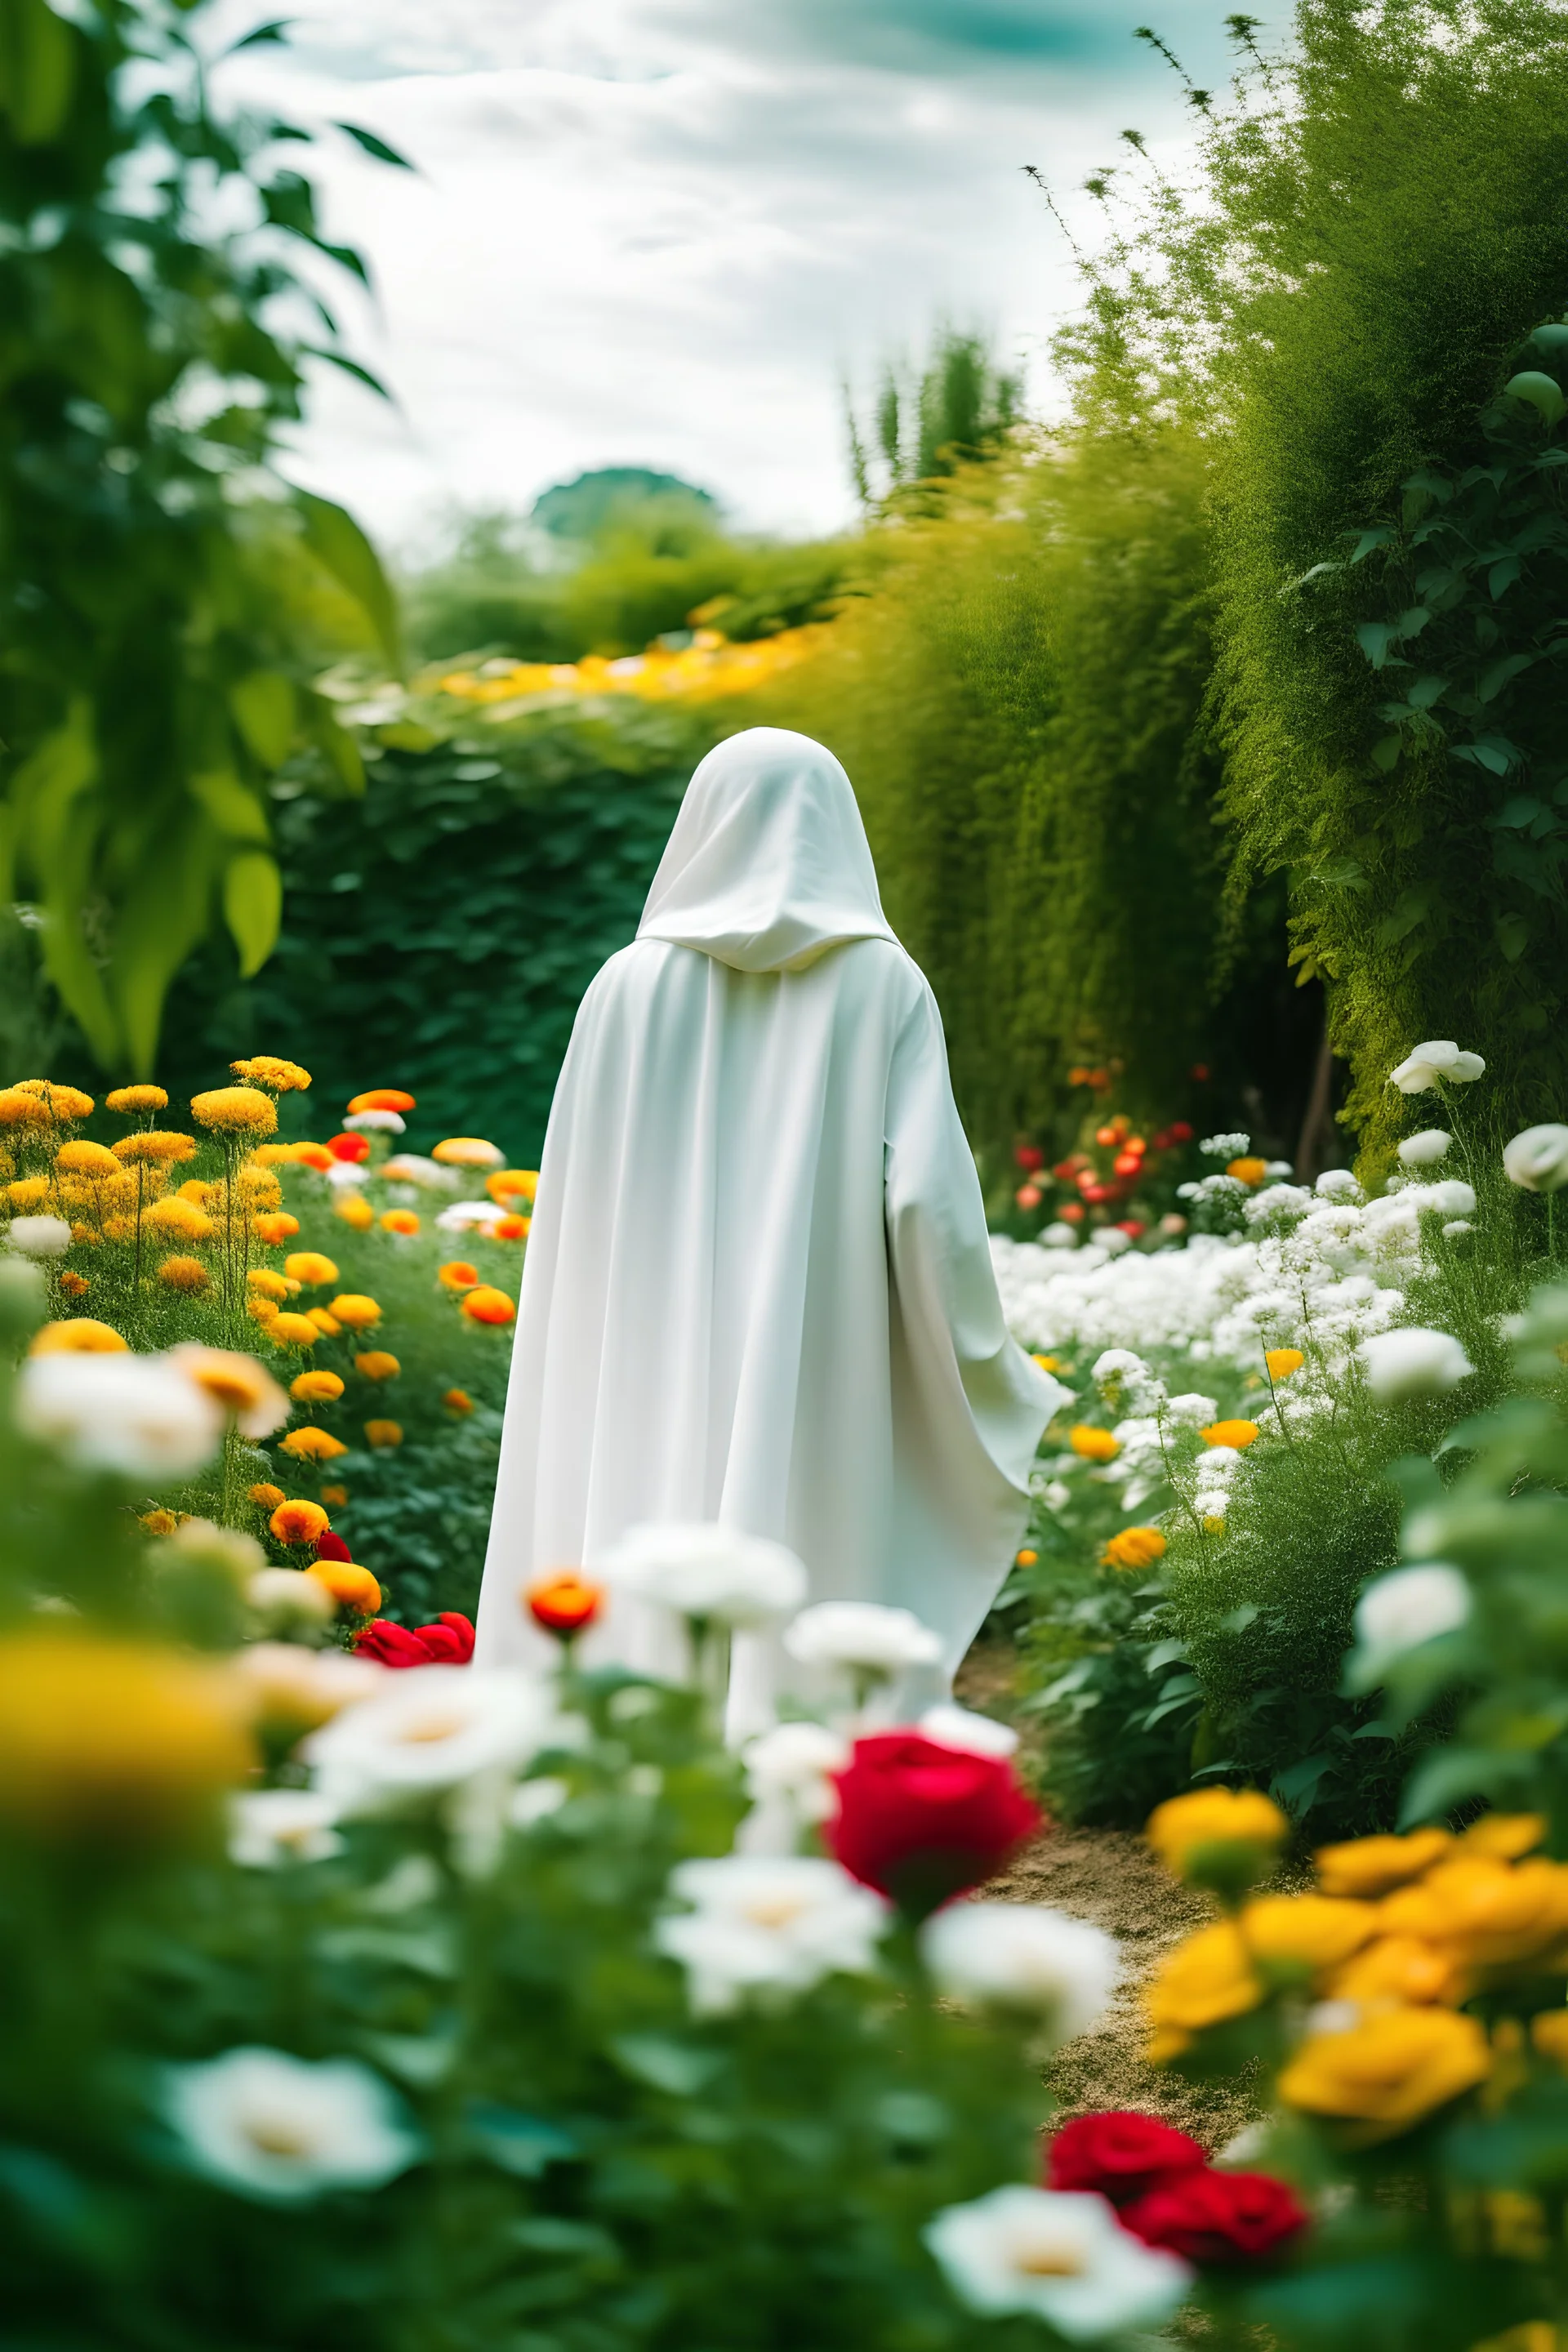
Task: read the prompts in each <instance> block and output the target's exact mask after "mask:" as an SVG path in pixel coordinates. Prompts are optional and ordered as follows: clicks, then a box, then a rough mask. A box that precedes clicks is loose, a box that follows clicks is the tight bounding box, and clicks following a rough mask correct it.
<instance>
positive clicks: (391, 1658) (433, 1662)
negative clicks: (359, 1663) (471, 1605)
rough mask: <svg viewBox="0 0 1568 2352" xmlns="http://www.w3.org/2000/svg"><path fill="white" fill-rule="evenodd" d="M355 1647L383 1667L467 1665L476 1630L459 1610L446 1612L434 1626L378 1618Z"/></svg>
mask: <svg viewBox="0 0 1568 2352" xmlns="http://www.w3.org/2000/svg"><path fill="white" fill-rule="evenodd" d="M354 1648H355V1650H356V1651H357V1652H358V1653H359V1654H360V1655H361V1656H362V1657H365V1658H374V1659H375V1660H376V1662H377V1664H380V1665H384V1666H466V1665H467V1664H468V1660H469V1659H470V1658H471V1657H472V1656H473V1654H474V1629H473V1625H472V1623H471V1622H470V1621H469V1620H468V1618H467V1617H465V1616H463V1615H462V1614H461V1612H459V1611H458V1610H456V1609H444V1610H443V1611H442V1612H441V1614H440V1616H439V1617H438V1618H437V1621H436V1622H435V1624H433V1625H419V1626H409V1625H395V1624H394V1623H393V1622H392V1621H391V1619H390V1618H387V1617H378V1618H376V1619H375V1621H374V1623H372V1624H369V1625H366V1626H365V1627H364V1628H363V1630H362V1631H361V1632H360V1633H357V1634H356V1635H355V1636H354Z"/></svg>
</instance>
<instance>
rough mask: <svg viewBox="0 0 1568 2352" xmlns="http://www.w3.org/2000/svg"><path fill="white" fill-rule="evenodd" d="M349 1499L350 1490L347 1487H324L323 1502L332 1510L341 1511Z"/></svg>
mask: <svg viewBox="0 0 1568 2352" xmlns="http://www.w3.org/2000/svg"><path fill="white" fill-rule="evenodd" d="M348 1498H349V1490H348V1488H347V1487H346V1486H323V1487H322V1489H321V1500H322V1502H323V1503H325V1504H326V1505H327V1506H328V1507H329V1508H330V1509H331V1510H334V1511H341V1510H342V1507H343V1505H344V1504H345V1503H346V1502H347V1501H348Z"/></svg>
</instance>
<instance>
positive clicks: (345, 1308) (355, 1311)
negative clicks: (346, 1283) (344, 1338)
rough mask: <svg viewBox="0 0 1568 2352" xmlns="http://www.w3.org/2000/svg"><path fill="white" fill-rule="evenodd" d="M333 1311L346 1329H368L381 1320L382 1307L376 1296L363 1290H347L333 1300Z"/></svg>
mask: <svg viewBox="0 0 1568 2352" xmlns="http://www.w3.org/2000/svg"><path fill="white" fill-rule="evenodd" d="M331 1311H332V1313H333V1314H334V1315H335V1316H336V1317H337V1318H338V1321H339V1322H340V1323H341V1324H342V1327H343V1328H344V1329H345V1330H346V1331H368V1330H369V1329H370V1328H371V1325H372V1324H373V1323H379V1322H380V1320H381V1308H380V1307H379V1306H378V1305H377V1304H376V1302H375V1300H374V1298H367V1297H365V1296H364V1295H363V1292H361V1291H357V1290H346V1291H344V1292H343V1294H342V1297H338V1298H334V1299H333V1301H332V1308H331Z"/></svg>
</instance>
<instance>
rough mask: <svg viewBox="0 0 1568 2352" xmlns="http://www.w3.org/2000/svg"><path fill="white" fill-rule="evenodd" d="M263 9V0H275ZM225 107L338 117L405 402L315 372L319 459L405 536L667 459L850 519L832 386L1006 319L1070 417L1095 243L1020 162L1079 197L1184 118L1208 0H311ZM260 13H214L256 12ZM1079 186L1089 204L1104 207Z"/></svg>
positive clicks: (350, 227)
mask: <svg viewBox="0 0 1568 2352" xmlns="http://www.w3.org/2000/svg"><path fill="white" fill-rule="evenodd" d="M267 13H268V15H270V14H271V13H272V11H271V10H268V11H267ZM290 14H291V20H292V26H293V32H292V37H291V44H290V47H289V49H288V50H279V49H275V48H270V47H265V48H260V49H257V50H252V51H248V52H247V53H246V54H245V55H244V56H243V57H242V58H237V59H236V60H234V62H233V63H231V64H230V65H228V66H226V68H224V69H223V71H224V78H225V81H226V87H227V89H228V92H229V94H230V96H232V97H234V98H236V99H240V98H243V99H245V100H254V101H256V102H258V103H265V104H270V105H274V106H276V107H278V108H279V110H280V111H284V112H287V113H288V114H289V115H290V116H292V117H293V118H294V119H296V120H298V121H304V122H309V123H311V124H330V123H331V122H333V121H353V122H356V123H361V124H363V125H365V126H367V127H368V128H370V129H372V130H374V131H376V132H378V133H380V134H381V135H382V136H383V137H384V138H385V139H387V140H388V141H390V142H392V144H393V145H395V147H397V148H399V149H400V150H401V151H402V152H404V153H405V154H406V155H407V156H409V157H410V158H411V159H412V161H413V162H414V163H416V166H417V170H416V172H415V173H403V172H396V171H392V170H388V169H387V168H385V167H384V166H380V165H377V164H375V163H370V162H368V161H367V160H365V159H363V157H362V156H361V154H360V152H359V151H358V150H357V149H355V148H354V147H353V145H352V143H351V142H349V141H347V140H346V139H343V138H342V136H341V135H339V134H337V133H335V132H331V131H329V132H328V133H327V134H326V137H325V139H324V141H323V143H322V145H321V149H320V150H319V154H318V162H317V165H316V171H317V176H318V181H319V184H320V185H321V189H322V193H323V195H324V198H325V204H326V216H327V225H328V227H329V229H330V231H331V233H332V234H334V235H336V236H341V237H342V238H345V239H347V240H349V241H352V242H353V243H354V244H356V245H358V246H359V247H361V248H362V250H363V252H364V253H365V255H366V257H367V258H368V260H369V262H370V264H371V268H372V272H373V276H374V283H375V300H374V305H364V306H357V307H356V306H354V305H352V304H349V305H344V306H342V307H343V309H344V315H345V318H346V319H347V320H348V321H349V324H350V328H351V335H352V345H353V350H354V352H355V353H356V355H357V356H358V357H360V358H361V359H362V360H363V361H364V362H366V363H367V364H369V365H371V366H372V367H373V368H374V369H375V370H376V372H377V373H379V374H380V375H381V376H382V377H383V378H384V381H385V382H386V383H388V385H389V386H390V388H391V389H392V391H393V393H394V394H395V400H394V402H393V404H391V405H388V404H384V403H381V402H378V401H376V400H375V399H374V398H373V397H372V396H371V395H370V394H366V393H363V392H362V391H360V390H359V389H357V388H356V387H355V386H354V385H353V384H352V383H349V382H348V381H347V380H346V379H344V378H342V376H340V375H337V374H335V373H331V372H323V376H322V380H321V382H320V383H319V385H318V388H317V392H316V396H315V399H314V403H313V410H312V415H311V420H310V425H309V428H308V430H307V431H306V432H305V434H304V435H303V436H302V437H301V439H300V444H299V446H298V449H297V451H296V454H295V459H294V465H293V470H294V471H295V473H296V475H297V476H298V478H300V479H301V480H305V481H308V482H309V483H310V484H311V485H312V486H313V487H316V488H321V489H322V490H325V491H328V492H330V493H331V495H333V496H334V497H337V498H340V499H343V500H344V501H345V502H346V503H348V504H349V505H351V506H352V507H353V508H354V509H355V510H356V511H357V512H358V513H359V514H360V515H361V516H362V517H363V520H365V521H366V522H367V523H369V524H370V525H371V526H372V527H373V528H374V529H375V530H378V531H380V532H381V533H382V534H384V536H386V537H387V538H388V539H390V540H391V541H393V542H394V543H396V544H400V545H402V546H404V547H405V548H406V547H410V546H417V545H419V544H421V543H426V542H427V541H428V539H429V535H430V533H431V531H432V530H433V528H434V527H435V519H436V518H437V516H438V515H439V514H440V513H441V512H442V510H443V509H449V508H450V507H451V506H452V505H453V504H454V503H458V504H462V505H467V506H510V507H523V506H526V505H527V504H528V502H529V501H530V500H531V499H532V498H533V496H534V495H535V494H536V493H537V492H538V491H539V490H540V489H541V488H544V487H545V486H546V485H547V484H549V483H551V482H553V481H558V480H561V479H563V478H567V477H569V476H571V475H573V474H574V473H576V472H578V471H580V470H581V469H583V468H584V467H595V466H604V465H616V464H640V465H651V466H657V467H665V468H668V469H669V470H670V471H673V472H677V473H680V474H684V475H686V476H688V477H689V478H692V479H694V480H697V481H700V482H702V483H705V484H707V485H708V486H710V488H713V489H714V490H716V491H717V492H718V493H719V494H720V495H721V498H723V499H724V500H725V501H726V503H727V504H728V505H729V506H730V508H731V510H732V512H733V513H734V515H735V517H736V518H737V520H740V521H741V522H742V523H744V524H746V525H748V526H751V527H754V528H761V529H766V530H785V531H798V530H820V529H825V528H830V527H832V526H833V525H834V524H836V523H837V522H838V521H840V520H843V519H844V518H845V517H846V516H847V513H848V511H849V498H848V490H847V478H846V469H845V458H844V435H843V426H842V411H841V404H840V394H839V385H840V383H841V381H842V380H843V379H844V378H845V377H846V376H847V377H848V379H849V380H850V381H851V382H853V383H858V384H859V385H860V386H861V387H863V388H868V387H869V385H870V383H872V381H873V379H874V377H875V374H876V372H877V370H878V367H879V363H880V362H881V361H882V360H883V358H884V357H885V356H886V355H888V354H890V353H898V352H906V353H907V352H917V353H918V352H919V350H920V349H921V346H922V344H923V343H924V342H925V341H926V339H927V337H928V336H929V334H930V331H931V325H932V322H933V320H936V319H937V318H939V317H944V318H946V319H948V320H952V322H953V323H954V324H956V325H959V326H963V327H969V326H979V327H982V328H984V329H985V330H986V331H989V332H990V333H991V334H992V335H993V336H994V339H995V341H996V345H997V348H998V350H999V351H1000V352H1002V353H1003V354H1004V355H1005V356H1006V357H1007V358H1009V359H1010V360H1013V361H1016V362H1022V363H1023V364H1024V365H1025V366H1026V368H1027V370H1028V372H1029V375H1030V379H1031V383H1032V384H1033V387H1034V392H1035V396H1036V398H1037V401H1038V402H1039V403H1040V404H1048V401H1049V383H1048V373H1047V368H1046V365H1045V361H1044V345H1045V343H1046V341H1047V338H1048V336H1049V334H1050V331H1051V329H1052V327H1053V326H1054V324H1055V323H1056V322H1057V321H1058V320H1059V318H1060V317H1061V316H1062V314H1063V312H1064V310H1066V309H1067V308H1068V306H1069V305H1070V304H1071V302H1072V299H1073V288H1072V279H1071V275H1070V269H1069V267H1068V257H1067V255H1066V254H1065V253H1064V251H1063V249H1062V245H1061V240H1060V238H1059V236H1058V233H1057V231H1056V230H1055V229H1054V227H1053V226H1052V225H1051V223H1050V221H1049V219H1048V218H1047V215H1046V214H1045V211H1044V208H1043V206H1042V204H1041V201H1040V198H1039V196H1038V194H1037V193H1036V191H1035V190H1034V189H1033V188H1032V187H1031V185H1030V184H1029V183H1028V181H1027V180H1026V178H1025V177H1024V174H1023V170H1022V167H1023V166H1024V165H1025V164H1026V163H1034V164H1037V165H1038V166H1039V167H1040V168H1041V170H1042V171H1044V172H1045V173H1046V174H1047V176H1048V177H1049V179H1050V180H1051V181H1052V183H1053V184H1054V185H1056V186H1057V187H1058V188H1059V189H1060V190H1062V191H1063V192H1064V193H1068V192H1071V191H1073V190H1075V189H1076V188H1077V187H1078V186H1079V183H1081V181H1082V179H1083V176H1084V174H1085V173H1086V172H1088V171H1089V170H1092V169H1094V168H1096V167H1098V166H1100V165H1101V164H1104V163H1116V162H1119V161H1131V158H1130V157H1129V155H1128V151H1127V150H1126V149H1125V148H1123V147H1121V146H1120V145H1119V142H1118V140H1117V133H1118V132H1119V131H1121V130H1122V129H1124V128H1126V127H1129V126H1131V127H1135V128H1137V129H1140V130H1142V131H1143V132H1144V133H1145V134H1146V135H1147V136H1148V137H1149V138H1150V139H1151V141H1152V142H1153V143H1154V144H1155V146H1156V149H1157V150H1159V149H1165V150H1174V149H1176V148H1178V147H1179V146H1180V145H1181V144H1182V142H1184V137H1185V130H1186V123H1187V120H1188V117H1187V114H1186V110H1185V108H1184V103H1183V100H1182V94H1181V89H1180V86H1179V84H1178V83H1177V82H1176V81H1175V79H1174V78H1173V75H1172V74H1171V72H1170V71H1169V69H1168V68H1166V67H1164V66H1163V64H1162V62H1161V60H1160V59H1159V58H1157V57H1155V56H1153V55H1152V52H1151V51H1150V50H1149V49H1148V48H1147V47H1145V46H1144V45H1143V44H1142V43H1140V42H1137V41H1135V40H1133V38H1132V37H1131V33H1132V27H1133V26H1135V25H1136V24H1138V23H1140V22H1142V21H1144V20H1145V19H1146V18H1148V17H1150V16H1152V19H1153V21H1154V23H1155V24H1156V26H1157V27H1158V29H1159V30H1160V31H1161V32H1162V33H1163V35H1164V36H1165V37H1167V38H1168V39H1169V40H1170V41H1171V42H1172V44H1173V47H1176V48H1177V49H1178V50H1180V52H1181V53H1182V55H1183V58H1184V61H1185V62H1186V64H1187V65H1188V67H1189V68H1190V70H1191V71H1192V72H1193V74H1194V76H1195V77H1196V78H1197V79H1200V80H1214V79H1218V78H1219V77H1220V76H1221V75H1222V74H1223V72H1224V70H1225V55H1226V52H1225V44H1224V37H1223V32H1222V29H1221V28H1222V23H1223V16H1224V9H1223V5H1201V0H1163V5H1162V0H303V4H302V5H297V6H295V7H294V8H293V9H292V10H291V12H290ZM259 16H260V11H259V10H258V7H257V5H256V0H222V17H223V21H224V23H225V25H226V29H227V30H229V31H230V32H237V31H241V30H243V29H245V28H246V26H247V25H248V24H250V23H253V22H256V21H258V20H259ZM1079 201H1080V202H1087V200H1083V199H1080V200H1079Z"/></svg>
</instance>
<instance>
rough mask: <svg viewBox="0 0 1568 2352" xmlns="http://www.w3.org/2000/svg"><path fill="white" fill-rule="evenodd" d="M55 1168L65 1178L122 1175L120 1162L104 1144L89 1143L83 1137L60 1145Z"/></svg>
mask: <svg viewBox="0 0 1568 2352" xmlns="http://www.w3.org/2000/svg"><path fill="white" fill-rule="evenodd" d="M55 1166H56V1167H57V1168H58V1170H59V1171H60V1172H61V1174H62V1175H66V1176H119V1175H121V1174H122V1173H123V1171H122V1169H121V1163H120V1161H119V1160H117V1159H116V1158H115V1156H114V1154H113V1152H112V1151H110V1149H109V1146H108V1145H107V1144H106V1143H89V1141H88V1139H87V1138H86V1136H84V1135H83V1136H78V1137H76V1138H75V1139H73V1140H72V1141H71V1142H69V1143H62V1144H61V1146H60V1148H59V1150H58V1151H57V1152H56V1154H55Z"/></svg>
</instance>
